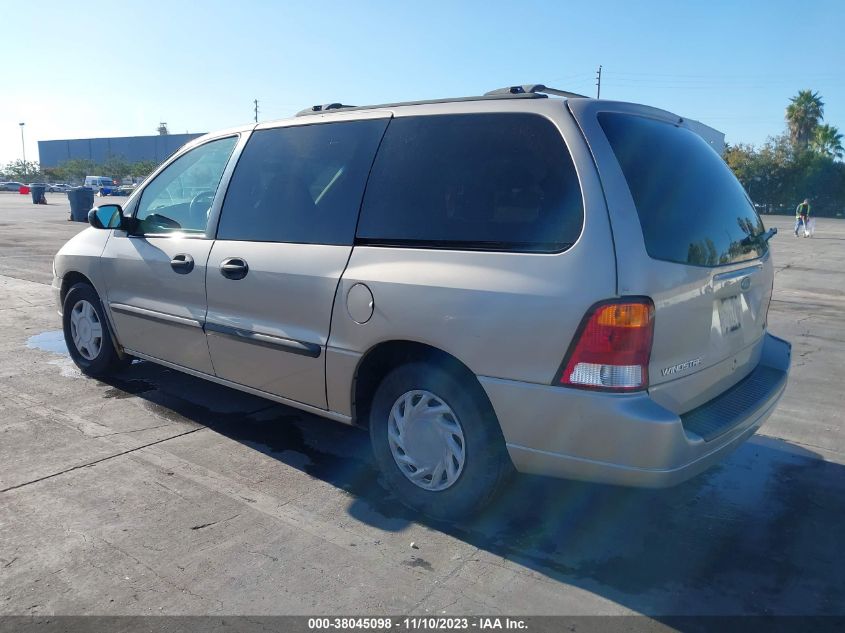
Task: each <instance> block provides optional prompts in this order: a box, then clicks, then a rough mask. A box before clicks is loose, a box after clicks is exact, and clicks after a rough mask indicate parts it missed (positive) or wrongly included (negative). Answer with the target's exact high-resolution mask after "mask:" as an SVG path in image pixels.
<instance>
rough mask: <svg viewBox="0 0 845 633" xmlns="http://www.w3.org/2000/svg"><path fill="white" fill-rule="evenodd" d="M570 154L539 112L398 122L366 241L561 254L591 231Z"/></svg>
mask: <svg viewBox="0 0 845 633" xmlns="http://www.w3.org/2000/svg"><path fill="white" fill-rule="evenodd" d="M583 216H584V212H583V203H582V199H581V190H580V188H579V186H578V177H577V175H576V173H575V166H574V165H573V163H572V158H571V157H570V155H569V151H568V150H567V148H566V145H565V144H564V142H563V138H562V137H561V135H560V132H559V131H558V130H557V128H556V127H555V126H554V125H553V124H552V123H551V122H550V121H549V120H548V119H545V118H543V117H541V116H538V115H532V114H519V113H500V114H471V115H442V116H427V117H403V118H399V119H394V120H393V121H392V122H391V123H390V126H389V127H388V129H387V132H386V134H385V136H384V140H383V141H382V144H381V149H380V150H379V153H378V156H377V157H376V161H375V164H374V165H373V171H372V174H371V176H370V180H369V183H368V185H367V193H366V195H365V197H364V204H363V206H362V210H361V219H360V222H359V224H358V239H359V241H360V242H361V243H364V244H376V245H393V246H403V245H404V246H417V247H434V248H451V249H477V250H515V251H534V252H554V251H560V250H563V249H565V248H568V247H569V246H571V245H572V244H573V243H574V242H575V241H576V240H577V239H578V236H579V235H580V233H581V225H582V224H583Z"/></svg>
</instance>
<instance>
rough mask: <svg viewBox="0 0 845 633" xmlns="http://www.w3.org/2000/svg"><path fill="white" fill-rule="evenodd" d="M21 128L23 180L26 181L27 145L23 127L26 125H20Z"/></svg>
mask: <svg viewBox="0 0 845 633" xmlns="http://www.w3.org/2000/svg"><path fill="white" fill-rule="evenodd" d="M18 125H20V126H21V152H22V153H23V179H24V180H26V145H25V144H24V142H23V126H24V125H25V123H18Z"/></svg>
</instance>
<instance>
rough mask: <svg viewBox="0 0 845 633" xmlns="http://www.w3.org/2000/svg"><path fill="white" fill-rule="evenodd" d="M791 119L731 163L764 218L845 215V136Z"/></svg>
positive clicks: (729, 155) (103, 166)
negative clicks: (802, 211) (798, 210)
mask: <svg viewBox="0 0 845 633" xmlns="http://www.w3.org/2000/svg"><path fill="white" fill-rule="evenodd" d="M785 118H786V130H785V132H784V133H783V134H781V135H779V136H773V137H769V139H768V140H767V141H766V142H765V143H764V144H763V145H762V146H761V147H755V146H753V145H749V144H742V143H739V144H736V145H730V144H728V145H727V147H726V149H725V161H726V162H727V164H728V165H729V166H730V168H731V169H732V170H733V172H734V174H735V175H736V177H737V178H738V179H739V181H740V182H741V183H742V185H743V187H745V190H746V191H747V192H748V195H749V196H750V197H751V199H752V200H753V201H754V202H755V204H757V205H758V208H760V209H761V210H762V211H763V212H764V213H792V212H794V210H795V206H796V204H797V203H798V202H799V201H801V200H803V199H804V198H809V199H810V202H811V204H812V206H813V213H814V214H815V215H830V216H833V215H843V214H845V163H843V162H842V161H841V159H842V158H843V155H845V150H843V146H842V142H843V139H842V134H841V133H840V132H839V130H838V129H837V128H836V127H834V126H832V125H828V124H825V123H823V121H824V101H823V100H822V98H821V96H820V95H819V94H818V93H817V92H813V91H812V90H801V91H799V92H798V94H797V95H796V96H794V97H792V98H791V99H790V103H789V105H788V106H787V108H786V117H785ZM158 164H159V163H158V162H156V161H152V160H145V161H138V162H129V161H126V160H124V159H123V158H121V157H111V158H109V159H108V160H106V161H105V162H104V163H96V162H94V161H92V160H86V159H71V160H67V161H65V162H63V163H62V164H60V165H59V166H58V167H45V168H44V169H41V168H40V166H39V165H38V163H37V162H31V161H27V162H26V163H24V161H21V160H17V161H13V162H11V163H9V164H7V165H6V166H4V167H2V168H0V179H2V180H13V181H21V182H39V181H47V182H51V183H52V182H67V183H71V184H81V183H82V182H83V181H84V180H85V176H106V177H109V178H112V179H115V180H123V179H125V178H130V179H132V180H133V181H138V180H142V179H143V178H146V177H147V175H149V174H150V173H152V171H153V170H154V169H155V168H156V167H157V166H158Z"/></svg>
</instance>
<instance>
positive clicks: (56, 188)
mask: <svg viewBox="0 0 845 633" xmlns="http://www.w3.org/2000/svg"><path fill="white" fill-rule="evenodd" d="M71 189H73V187H71V186H70V185H68V184H66V183H63V182H57V183H54V184H52V185H50V191H53V192H62V193H64V192H67V191H70V190H71Z"/></svg>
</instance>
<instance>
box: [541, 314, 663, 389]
mask: <svg viewBox="0 0 845 633" xmlns="http://www.w3.org/2000/svg"><path fill="white" fill-rule="evenodd" d="M653 332H654V304H653V303H652V302H651V299H647V298H635V299H622V300H617V301H611V302H603V303H600V304H598V305H596V306H594V307H593V308H592V309H591V310H590V311H589V312H588V313H587V315H586V316H585V317H584V320H583V321H582V322H581V326H580V327H579V328H578V332H577V334H576V335H575V339H574V340H573V342H572V345H571V346H570V348H569V353H568V354H567V355H566V359H565V360H564V362H563V365H562V366H561V367H562V369H561V371H560V372H559V375H558V377H557V380H556V383H557V384H561V385H566V386H569V387H580V388H583V389H600V390H604V391H636V390H638V389H645V388H646V387H648V361H649V358H650V356H651V342H652V335H653Z"/></svg>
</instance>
